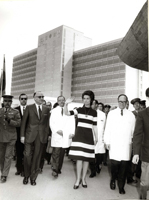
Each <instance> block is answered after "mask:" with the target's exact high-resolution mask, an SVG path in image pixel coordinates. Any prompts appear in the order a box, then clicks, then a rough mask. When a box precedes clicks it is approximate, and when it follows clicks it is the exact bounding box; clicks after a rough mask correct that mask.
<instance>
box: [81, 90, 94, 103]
mask: <svg viewBox="0 0 149 200" xmlns="http://www.w3.org/2000/svg"><path fill="white" fill-rule="evenodd" d="M85 95H88V96H90V98H91V105H92V102H93V101H94V98H95V95H94V92H92V91H91V90H86V91H85V92H83V94H82V99H83V98H84V96H85Z"/></svg>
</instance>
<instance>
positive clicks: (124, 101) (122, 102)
mask: <svg viewBox="0 0 149 200" xmlns="http://www.w3.org/2000/svg"><path fill="white" fill-rule="evenodd" d="M118 102H119V103H126V101H118Z"/></svg>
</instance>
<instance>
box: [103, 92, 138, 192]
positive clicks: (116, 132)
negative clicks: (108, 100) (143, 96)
mask: <svg viewBox="0 0 149 200" xmlns="http://www.w3.org/2000/svg"><path fill="white" fill-rule="evenodd" d="M127 101H128V98H127V96H126V95H125V94H120V95H119V96H118V108H117V109H115V110H112V111H110V112H109V114H108V117H107V122H106V127H105V133H104V142H105V144H106V148H107V149H109V156H110V160H111V182H110V188H111V189H112V190H114V189H115V187H116V185H115V180H116V178H117V176H118V188H119V193H120V194H125V190H124V186H125V180H126V170H127V164H128V161H129V160H130V158H131V150H132V137H133V132H134V127H135V117H134V115H133V113H132V112H131V111H129V110H127V109H126V103H127Z"/></svg>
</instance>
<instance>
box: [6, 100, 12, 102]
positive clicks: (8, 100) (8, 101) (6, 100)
mask: <svg viewBox="0 0 149 200" xmlns="http://www.w3.org/2000/svg"><path fill="white" fill-rule="evenodd" d="M4 102H5V103H11V102H12V100H4Z"/></svg>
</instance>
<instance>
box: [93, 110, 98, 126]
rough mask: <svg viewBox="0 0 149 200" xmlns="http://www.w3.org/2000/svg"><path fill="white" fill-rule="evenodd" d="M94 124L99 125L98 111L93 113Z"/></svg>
mask: <svg viewBox="0 0 149 200" xmlns="http://www.w3.org/2000/svg"><path fill="white" fill-rule="evenodd" d="M93 126H97V111H95V112H94V115H93Z"/></svg>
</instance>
